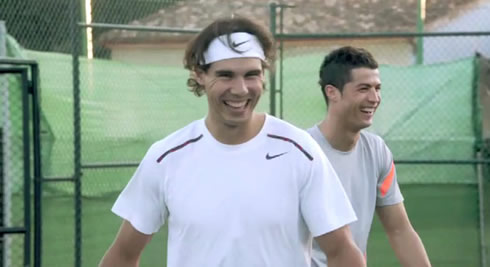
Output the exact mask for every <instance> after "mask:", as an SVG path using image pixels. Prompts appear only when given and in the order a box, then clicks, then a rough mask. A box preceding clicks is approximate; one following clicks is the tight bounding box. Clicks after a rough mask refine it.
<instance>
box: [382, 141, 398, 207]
mask: <svg viewBox="0 0 490 267" xmlns="http://www.w3.org/2000/svg"><path fill="white" fill-rule="evenodd" d="M380 155H381V158H380V164H381V167H380V169H381V171H380V176H379V177H378V184H377V195H376V206H388V205H394V204H398V203H400V202H403V196H402V194H401V191H400V187H399V186H398V180H397V176H396V167H395V163H394V162H393V155H392V154H391V151H390V150H389V148H388V147H387V146H386V144H385V143H384V142H383V147H382V149H381V153H380Z"/></svg>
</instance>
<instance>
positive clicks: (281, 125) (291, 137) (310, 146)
mask: <svg viewBox="0 0 490 267" xmlns="http://www.w3.org/2000/svg"><path fill="white" fill-rule="evenodd" d="M268 117H269V120H270V122H269V127H268V129H267V137H269V138H270V139H271V141H274V140H275V141H278V142H281V141H282V142H288V143H291V144H293V145H294V146H296V148H297V149H299V150H300V151H302V152H303V153H304V154H305V155H306V156H307V157H308V158H311V157H314V156H313V155H316V154H318V153H319V152H320V151H321V149H320V148H319V146H318V144H317V142H316V141H315V140H314V139H313V137H312V136H311V135H310V134H309V133H308V132H307V131H305V130H303V129H301V128H299V127H296V126H294V125H292V124H291V123H289V122H287V121H284V120H281V119H278V118H275V117H273V116H270V115H269V116H268ZM308 155H309V156H308ZM310 160H311V159H310Z"/></svg>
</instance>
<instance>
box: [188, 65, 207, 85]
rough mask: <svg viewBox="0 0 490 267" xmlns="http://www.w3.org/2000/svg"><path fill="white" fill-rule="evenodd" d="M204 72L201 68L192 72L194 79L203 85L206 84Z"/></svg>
mask: <svg viewBox="0 0 490 267" xmlns="http://www.w3.org/2000/svg"><path fill="white" fill-rule="evenodd" d="M203 75H204V72H203V71H202V70H200V69H196V70H194V71H192V72H191V78H193V79H194V80H196V82H197V83H198V84H199V85H202V86H204V77H203Z"/></svg>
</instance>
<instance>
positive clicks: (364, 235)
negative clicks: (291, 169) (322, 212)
mask: <svg viewBox="0 0 490 267" xmlns="http://www.w3.org/2000/svg"><path fill="white" fill-rule="evenodd" d="M307 131H308V132H309V133H310V134H311V136H312V137H313V139H315V140H316V141H317V142H318V144H319V145H320V147H321V148H322V150H323V152H325V155H327V158H328V160H329V161H330V163H331V164H332V166H333V168H334V169H335V171H336V172H337V175H338V176H339V178H340V181H341V183H342V185H343V186H344V189H345V191H346V193H347V196H348V197H349V199H350V201H351V203H352V206H353V208H354V211H355V212H356V215H357V218H358V220H357V221H355V222H353V223H351V224H350V229H351V231H352V235H353V237H354V241H355V242H356V244H357V245H358V246H359V248H360V249H361V251H362V252H363V253H364V255H366V248H367V241H368V237H369V231H370V229H371V223H372V221H373V216H374V211H375V208H376V206H387V205H394V204H397V203H400V202H402V201H403V196H402V194H401V192H400V188H399V186H398V182H397V178H396V170H395V165H394V164H393V155H392V154H391V151H390V150H389V148H388V147H387V146H386V144H385V142H384V141H383V139H381V137H379V136H377V135H375V134H373V133H369V132H367V131H361V134H360V137H359V140H358V142H357V144H356V146H355V147H354V148H353V149H352V150H351V151H347V152H344V151H339V150H336V149H334V148H333V147H332V146H331V145H330V144H329V143H328V141H327V139H326V138H325V137H324V136H323V134H322V133H321V131H320V128H319V127H318V125H315V126H313V127H312V128H310V129H308V130H307ZM324 266H326V257H325V254H324V253H323V252H322V250H321V249H320V247H319V246H318V245H317V244H316V242H314V243H313V259H312V267H324Z"/></svg>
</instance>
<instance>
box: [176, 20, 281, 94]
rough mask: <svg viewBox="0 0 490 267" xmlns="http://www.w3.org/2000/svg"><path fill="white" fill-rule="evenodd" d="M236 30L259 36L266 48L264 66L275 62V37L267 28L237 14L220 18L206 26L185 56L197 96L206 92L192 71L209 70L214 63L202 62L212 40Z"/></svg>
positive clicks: (193, 40)
mask: <svg viewBox="0 0 490 267" xmlns="http://www.w3.org/2000/svg"><path fill="white" fill-rule="evenodd" d="M234 32H247V33H250V34H253V35H255V36H256V37H257V39H258V40H259V42H260V44H261V45H262V49H263V50H264V55H265V62H263V67H264V68H268V67H270V65H271V64H272V63H273V62H274V59H275V53H274V52H275V49H274V39H273V37H272V34H271V33H270V32H269V31H268V30H267V28H265V27H264V26H262V25H259V24H257V23H255V22H253V21H252V20H250V19H247V18H243V17H236V16H235V17H234V18H223V19H218V20H216V21H214V22H213V23H211V24H210V25H208V26H207V27H206V28H204V29H203V30H202V31H201V32H200V33H199V34H198V35H197V36H196V37H195V38H194V39H192V40H191V41H190V42H189V43H188V45H187V48H186V51H185V56H184V67H185V68H186V69H188V70H190V71H191V75H190V77H189V78H188V79H187V86H188V87H189V91H191V92H193V93H194V94H195V95H197V96H201V95H203V94H204V87H203V86H202V85H200V84H199V83H198V82H197V81H196V79H195V78H194V77H193V75H192V73H193V72H197V71H203V72H207V71H208V69H209V67H210V66H211V64H212V63H211V64H205V65H202V64H201V63H202V62H204V52H205V51H206V50H207V49H208V47H209V44H210V43H211V41H213V40H214V39H215V38H216V37H218V36H221V35H230V34H232V33H234ZM232 49H233V48H232Z"/></svg>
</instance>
